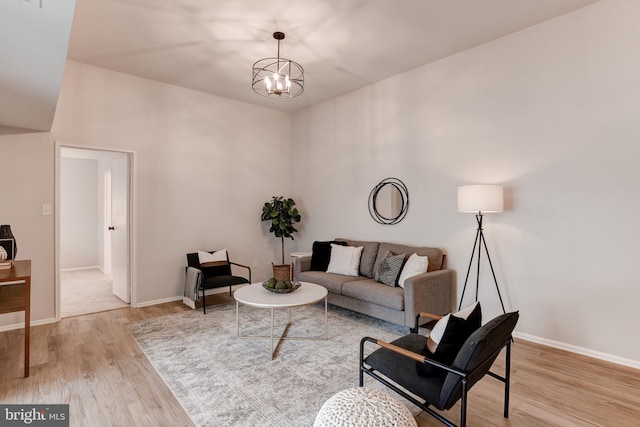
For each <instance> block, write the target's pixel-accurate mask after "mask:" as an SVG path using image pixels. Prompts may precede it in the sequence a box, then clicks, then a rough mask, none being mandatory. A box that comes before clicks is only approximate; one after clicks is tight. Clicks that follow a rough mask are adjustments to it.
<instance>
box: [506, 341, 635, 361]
mask: <svg viewBox="0 0 640 427" xmlns="http://www.w3.org/2000/svg"><path fill="white" fill-rule="evenodd" d="M513 336H514V337H515V338H519V339H523V340H525V341H531V342H534V343H537V344H542V345H546V346H548V347H553V348H557V349H560V350H565V351H568V352H571V353H576V354H580V355H582V356H587V357H592V358H594V359H598V360H604V361H605V362H611V363H615V364H616V365H622V366H628V367H630V368H635V369H640V361H638V360H632V359H627V358H624V357H619V356H616V355H613V354H608V353H603V352H600V351H596V350H590V349H588V348H584V347H579V346H577V345H572V344H566V343H563V342H559V341H553V340H550V339H547V338H540V337H537V336H535V335H529V334H524V333H521V332H515V333H514V334H513Z"/></svg>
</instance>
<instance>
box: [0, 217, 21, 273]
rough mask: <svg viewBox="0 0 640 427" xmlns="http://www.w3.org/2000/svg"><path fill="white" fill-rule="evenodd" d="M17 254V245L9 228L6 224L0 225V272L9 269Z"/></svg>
mask: <svg viewBox="0 0 640 427" xmlns="http://www.w3.org/2000/svg"><path fill="white" fill-rule="evenodd" d="M17 252H18V245H17V244H16V238H15V237H14V235H13V233H12V232H11V226H10V225H8V224H3V225H0V270H7V269H9V268H11V264H12V262H13V260H14V259H16V253H17Z"/></svg>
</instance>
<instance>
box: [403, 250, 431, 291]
mask: <svg viewBox="0 0 640 427" xmlns="http://www.w3.org/2000/svg"><path fill="white" fill-rule="evenodd" d="M428 267H429V257H427V256H420V255H418V254H415V253H414V254H412V255H411V256H410V257H409V259H407V262H405V263H404V266H403V267H402V272H401V273H400V277H399V278H398V286H400V287H401V288H404V281H405V280H407V279H408V278H409V277H413V276H417V275H419V274H424V273H426V272H427V268H428Z"/></svg>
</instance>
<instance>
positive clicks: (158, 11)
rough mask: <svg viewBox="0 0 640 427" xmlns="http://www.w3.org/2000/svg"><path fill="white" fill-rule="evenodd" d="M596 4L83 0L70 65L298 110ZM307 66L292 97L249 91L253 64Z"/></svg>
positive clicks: (580, 0)
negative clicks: (269, 60) (279, 38)
mask: <svg viewBox="0 0 640 427" xmlns="http://www.w3.org/2000/svg"><path fill="white" fill-rule="evenodd" d="M595 1H597V0H396V1H391V0H296V1H291V0H289V1H286V0H268V1H265V0H162V1H158V0H100V1H97V0H77V5H76V13H75V18H74V21H73V27H72V33H71V41H70V45H69V53H68V57H69V59H72V60H74V61H78V62H82V63H86V64H91V65H95V66H98V67H102V68H107V69H110V70H114V71H120V72H123V73H127V74H132V75H135V76H140V77H145V78H148V79H152V80H157V81H161V82H165V83H170V84H173V85H177V86H183V87H186V88H191V89H195V90H198V91H202V92H208V93H211V94H215V95H220V96H223V97H227V98H232V99H236V100H239V101H243V102H248V103H251V104H256V105H262V106H266V107H270V108H276V109H279V110H283V111H289V112H291V111H296V110H299V109H302V108H305V107H308V106H310V105H313V104H316V103H319V102H322V101H325V100H328V99H331V98H333V97H336V96H338V95H340V94H344V93H347V92H350V91H353V90H355V89H358V88H360V87H363V86H366V85H369V84H371V83H374V82H376V81H379V80H383V79H385V78H388V77H391V76H393V75H396V74H399V73H401V72H403V71H407V70H410V69H412V68H415V67H418V66H421V65H424V64H427V63H429V62H432V61H435V60H437V59H440V58H443V57H446V56H449V55H452V54H455V53H457V52H460V51H463V50H466V49H469V48H472V47H474V46H478V45H480V44H483V43H486V42H488V41H491V40H495V39H496V38H499V37H502V36H504V35H506V34H509V33H513V32H515V31H518V30H520V29H523V28H526V27H528V26H531V25H534V24H537V23H539V22H542V21H545V20H548V19H550V18H553V17H556V16H558V15H562V14H564V13H567V12H569V11H571V10H574V9H577V8H580V7H583V6H585V5H588V4H591V3H594V2H595ZM274 31H282V32H284V33H285V34H286V39H285V40H284V41H283V42H282V43H281V56H282V57H286V58H289V59H292V60H294V61H297V62H299V63H300V64H301V65H302V66H303V67H304V69H305V91H304V93H303V94H302V95H301V96H300V97H298V98H294V99H269V98H264V97H261V96H259V95H257V94H256V93H254V92H253V91H252V89H251V85H250V81H251V67H252V65H253V63H254V62H255V61H257V60H258V59H261V58H264V57H274V56H276V51H277V43H276V41H275V40H274V39H273V36H272V34H273V32H274Z"/></svg>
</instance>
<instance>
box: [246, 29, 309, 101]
mask: <svg viewBox="0 0 640 427" xmlns="http://www.w3.org/2000/svg"><path fill="white" fill-rule="evenodd" d="M273 38H274V39H276V40H277V41H278V57H277V58H264V59H261V60H259V61H256V63H255V64H253V80H252V82H251V86H252V87H253V91H254V92H255V93H257V94H258V95H262V96H266V97H269V98H293V97H296V96H298V95H300V94H301V93H302V92H303V91H304V69H303V68H302V66H301V65H300V64H298V63H297V62H295V61H292V60H290V59H286V58H280V40H284V33H281V32H280V31H276V32H275V33H273Z"/></svg>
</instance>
